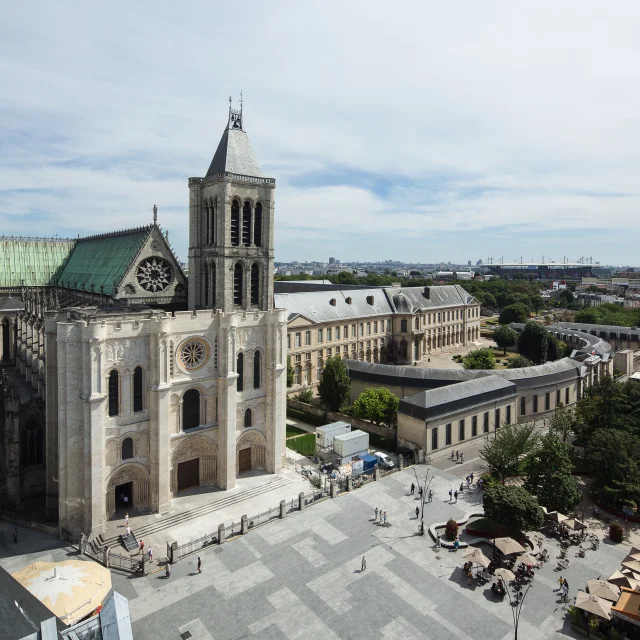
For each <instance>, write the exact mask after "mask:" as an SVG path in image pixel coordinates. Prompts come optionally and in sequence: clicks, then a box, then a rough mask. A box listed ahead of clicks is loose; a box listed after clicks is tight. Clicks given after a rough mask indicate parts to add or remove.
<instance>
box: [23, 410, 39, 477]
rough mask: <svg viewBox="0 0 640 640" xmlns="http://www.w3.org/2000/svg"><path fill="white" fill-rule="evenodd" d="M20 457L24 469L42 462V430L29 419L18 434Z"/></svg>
mask: <svg viewBox="0 0 640 640" xmlns="http://www.w3.org/2000/svg"><path fill="white" fill-rule="evenodd" d="M20 459H21V462H22V467H23V468H24V469H26V468H27V467H36V466H38V465H41V464H44V431H43V429H42V427H41V426H39V425H38V424H37V423H36V422H33V421H31V420H30V421H29V422H27V424H26V426H25V428H24V431H22V433H21V434H20Z"/></svg>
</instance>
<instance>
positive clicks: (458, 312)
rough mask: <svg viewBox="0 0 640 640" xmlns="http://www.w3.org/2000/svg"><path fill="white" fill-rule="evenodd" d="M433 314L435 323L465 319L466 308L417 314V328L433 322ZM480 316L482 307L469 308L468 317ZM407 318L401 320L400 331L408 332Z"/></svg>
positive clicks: (415, 324)
mask: <svg viewBox="0 0 640 640" xmlns="http://www.w3.org/2000/svg"><path fill="white" fill-rule="evenodd" d="M432 316H433V323H434V324H441V323H442V322H451V321H454V320H463V319H464V310H462V309H455V310H454V311H441V312H439V313H424V314H422V315H421V316H416V318H415V320H414V326H415V328H416V329H420V326H421V325H422V327H425V326H427V325H430V324H431V320H432ZM479 316H480V307H475V308H473V309H467V319H470V318H477V317H479ZM407 328H408V324H407V320H406V319H403V320H401V321H400V332H401V333H407Z"/></svg>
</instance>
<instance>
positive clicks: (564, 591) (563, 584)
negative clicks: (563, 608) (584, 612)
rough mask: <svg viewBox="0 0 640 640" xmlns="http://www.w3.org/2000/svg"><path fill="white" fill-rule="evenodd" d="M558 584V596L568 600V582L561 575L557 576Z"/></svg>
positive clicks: (565, 600)
mask: <svg viewBox="0 0 640 640" xmlns="http://www.w3.org/2000/svg"><path fill="white" fill-rule="evenodd" d="M558 584H559V585H560V586H559V587H558V589H557V590H558V591H559V592H560V597H561V598H562V600H563V601H564V602H568V600H569V583H568V582H567V580H566V578H563V577H562V576H560V577H559V578H558Z"/></svg>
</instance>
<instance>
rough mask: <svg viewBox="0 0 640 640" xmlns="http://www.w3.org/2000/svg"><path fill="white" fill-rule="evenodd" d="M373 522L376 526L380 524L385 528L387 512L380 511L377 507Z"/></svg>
mask: <svg viewBox="0 0 640 640" xmlns="http://www.w3.org/2000/svg"><path fill="white" fill-rule="evenodd" d="M373 521H374V522H375V523H376V524H381V525H384V526H385V527H386V526H387V512H386V511H383V510H382V509H378V507H376V510H375V511H374V516H373Z"/></svg>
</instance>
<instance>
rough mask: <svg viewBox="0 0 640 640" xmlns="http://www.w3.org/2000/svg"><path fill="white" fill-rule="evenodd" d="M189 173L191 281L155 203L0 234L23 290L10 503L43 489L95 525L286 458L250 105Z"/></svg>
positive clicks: (276, 326)
mask: <svg viewBox="0 0 640 640" xmlns="http://www.w3.org/2000/svg"><path fill="white" fill-rule="evenodd" d="M188 186H189V273H190V277H191V281H190V282H189V286H188V287H187V280H186V278H185V275H184V273H183V272H182V269H181V268H180V265H179V263H178V261H177V259H176V257H175V255H174V253H173V251H172V250H171V247H170V245H169V244H168V239H167V235H166V234H164V233H162V231H161V229H160V227H159V226H158V224H157V219H156V209H155V207H154V218H153V223H152V224H151V225H149V226H148V227H143V228H140V229H132V230H125V231H120V232H114V233H108V234H104V235H99V236H93V237H89V238H82V239H79V240H75V241H66V240H65V241H60V240H55V239H51V240H44V239H30V240H29V242H25V241H24V239H3V241H4V254H3V258H4V263H5V264H4V265H3V267H4V282H2V281H1V280H0V290H2V291H4V292H5V293H8V294H10V296H11V298H12V299H13V296H16V297H18V296H19V298H21V300H22V304H23V305H24V308H23V309H22V308H15V309H11V311H10V312H9V311H7V312H6V313H2V315H3V316H6V317H7V318H9V316H10V317H11V318H15V320H11V319H8V320H7V322H6V323H5V325H4V326H3V330H4V329H5V328H6V329H7V332H8V333H7V335H8V336H9V337H8V338H6V342H3V343H2V344H3V359H4V358H6V362H11V361H12V360H13V358H14V357H15V360H16V368H15V369H8V370H5V373H4V375H3V380H2V385H3V393H2V396H1V398H2V400H1V401H0V402H1V403H2V406H1V407H0V437H1V438H2V443H3V444H4V445H5V446H4V447H3V452H2V456H0V457H2V460H1V463H2V464H0V473H1V476H0V486H2V487H3V489H4V496H3V499H4V503H5V505H9V506H12V507H13V508H17V509H19V508H20V507H21V504H22V503H23V501H24V499H25V498H26V497H28V496H29V495H37V494H43V493H44V494H46V504H47V509H48V512H49V515H50V517H51V518H52V519H55V518H57V519H58V522H59V527H60V529H61V530H62V529H65V530H66V531H69V532H71V533H73V534H75V535H78V534H79V533H80V532H83V533H85V534H96V533H99V532H100V531H102V530H103V529H104V526H105V524H106V522H107V521H108V520H109V519H110V518H112V517H114V516H115V515H116V512H117V511H118V510H125V509H126V510H129V511H130V512H133V511H134V510H137V509H141V510H150V511H155V512H162V511H165V510H166V509H167V508H168V507H169V505H170V503H171V501H172V499H173V498H174V497H175V496H176V495H177V494H178V492H179V491H181V490H183V489H185V488H188V487H191V486H194V485H195V486H198V485H199V486H205V487H206V486H210V487H219V488H221V489H230V488H232V487H234V485H235V483H236V479H237V477H238V476H239V475H240V474H242V473H243V472H245V471H249V470H252V469H264V470H265V471H266V472H269V473H277V472H278V471H279V470H280V468H281V466H282V462H283V455H284V440H285V410H286V406H285V403H286V314H285V312H284V311H283V310H280V309H275V308H274V306H273V285H272V282H273V247H274V191H275V180H274V179H273V178H269V177H266V176H264V175H263V173H262V171H261V169H260V166H259V164H258V162H257V160H256V158H255V156H254V153H253V151H252V148H251V145H250V142H249V139H248V136H247V134H246V132H245V129H244V125H243V114H242V110H240V111H237V110H234V109H231V108H230V110H229V120H228V123H227V127H226V128H225V130H224V133H223V135H222V138H221V140H220V143H219V145H218V147H217V150H216V152H215V154H214V156H213V160H212V162H211V164H210V166H209V169H208V171H207V173H206V175H205V176H204V177H201V178H200V177H198V178H190V179H189V183H188ZM28 254H31V255H28ZM34 259H35V261H34ZM30 261H31V262H32V264H38V265H39V268H38V269H36V270H33V269H30V266H29V263H30ZM32 271H33V273H30V272H32ZM7 299H9V296H8V297H7ZM7 304H9V303H7ZM6 325H9V326H8V327H7V326H6ZM3 335H5V334H4V333H3ZM3 340H5V339H4V338H3ZM7 345H9V346H8V348H7V349H5V348H4V347H6V346H7ZM7 355H8V357H7Z"/></svg>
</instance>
